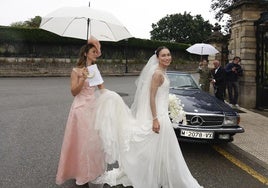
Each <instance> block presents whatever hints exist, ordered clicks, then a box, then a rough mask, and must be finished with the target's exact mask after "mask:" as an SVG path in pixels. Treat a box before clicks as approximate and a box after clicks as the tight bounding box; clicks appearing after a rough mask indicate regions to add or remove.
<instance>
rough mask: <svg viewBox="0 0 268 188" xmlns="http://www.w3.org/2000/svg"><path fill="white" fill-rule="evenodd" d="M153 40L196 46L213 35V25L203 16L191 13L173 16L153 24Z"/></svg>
mask: <svg viewBox="0 0 268 188" xmlns="http://www.w3.org/2000/svg"><path fill="white" fill-rule="evenodd" d="M152 28H153V30H152V31H151V32H150V34H151V39H152V40H160V41H169V42H177V43H188V44H194V43H197V42H203V41H206V39H208V37H209V36H210V35H211V32H212V31H211V30H212V25H211V24H210V23H209V21H204V19H203V18H202V16H201V15H196V16H191V14H190V13H186V12H184V14H172V15H167V16H166V17H164V18H162V19H160V20H159V21H158V22H157V24H152Z"/></svg>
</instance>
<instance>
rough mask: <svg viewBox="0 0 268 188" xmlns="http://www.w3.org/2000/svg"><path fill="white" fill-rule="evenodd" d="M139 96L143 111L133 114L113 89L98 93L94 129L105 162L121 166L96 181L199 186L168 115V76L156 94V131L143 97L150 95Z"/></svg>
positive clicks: (150, 187)
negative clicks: (116, 162) (158, 127)
mask: <svg viewBox="0 0 268 188" xmlns="http://www.w3.org/2000/svg"><path fill="white" fill-rule="evenodd" d="M148 88H149V87H148ZM142 97H144V98H145V100H143V101H142V102H143V104H141V105H144V110H138V111H136V112H135V114H134V115H133V113H132V112H131V110H130V109H129V108H128V106H127V105H126V104H125V103H124V101H123V99H122V98H121V97H120V96H119V95H118V94H116V93H115V92H113V91H109V90H107V91H105V92H104V93H103V94H101V95H100V97H99V99H98V103H97V112H96V113H97V114H96V122H95V125H96V129H98V130H99V132H100V136H101V138H102V141H103V147H104V150H105V153H106V161H107V163H110V164H112V163H114V162H115V161H118V162H119V165H120V168H119V169H114V170H112V171H108V172H106V173H105V174H104V175H103V176H102V177H101V178H100V179H98V180H97V181H96V182H98V183H100V182H104V183H108V184H110V185H111V186H114V185H118V184H123V185H125V186H129V185H132V186H133V187H134V188H160V187H162V188H199V187H201V186H200V185H199V184H198V182H197V181H196V179H195V178H194V177H193V176H192V174H191V173H190V171H189V169H188V167H187V164H186V163H185V160H184V158H183V155H182V152H181V149H180V146H179V143H178V140H177V138H176V135H175V132H174V130H173V127H172V124H171V121H170V119H169V116H168V98H169V80H168V78H167V77H166V76H165V80H164V82H163V84H162V85H161V86H160V87H159V88H158V91H157V95H156V106H157V117H158V120H159V123H160V133H159V134H156V133H155V132H153V131H152V115H151V112H150V110H148V109H149V107H148V106H149V105H150V104H149V100H146V97H147V98H149V96H142ZM146 106H147V107H146Z"/></svg>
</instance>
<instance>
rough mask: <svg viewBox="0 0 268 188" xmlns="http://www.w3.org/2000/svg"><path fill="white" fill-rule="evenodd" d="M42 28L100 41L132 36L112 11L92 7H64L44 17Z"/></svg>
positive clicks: (68, 35)
mask: <svg viewBox="0 0 268 188" xmlns="http://www.w3.org/2000/svg"><path fill="white" fill-rule="evenodd" d="M40 28H41V29H44V30H47V31H50V32H53V33H56V34H58V35H60V36H64V37H72V38H78V39H85V40H87V39H89V37H90V36H93V37H95V38H96V39H98V40H99V41H120V40H123V39H127V38H131V37H132V35H131V34H130V33H129V31H128V30H127V28H126V27H125V26H123V24H122V23H121V22H120V21H119V20H118V19H117V18H116V17H115V16H114V15H112V14H111V13H109V12H106V11H101V10H96V9H92V8H90V7H63V8H59V9H57V10H55V11H53V12H51V13H49V14H48V15H46V16H44V17H42V21H41V24H40Z"/></svg>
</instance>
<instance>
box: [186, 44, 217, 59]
mask: <svg viewBox="0 0 268 188" xmlns="http://www.w3.org/2000/svg"><path fill="white" fill-rule="evenodd" d="M186 50H187V51H188V52H190V53H192V54H198V55H201V56H202V55H212V54H216V53H219V51H218V50H217V49H216V48H215V47H214V46H212V45H210V44H205V43H196V44H194V45H192V46H190V47H189V48H187V49H186Z"/></svg>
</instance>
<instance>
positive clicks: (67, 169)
mask: <svg viewBox="0 0 268 188" xmlns="http://www.w3.org/2000/svg"><path fill="white" fill-rule="evenodd" d="M100 55H101V52H100V44H99V42H98V41H97V40H91V41H89V43H88V44H87V45H85V46H83V47H82V48H81V51H80V59H79V61H78V63H77V66H76V67H75V68H73V70H72V73H71V93H72V95H73V96H74V101H73V104H72V106H71V109H70V112H69V117H68V120H67V124H66V129H65V134H64V139H63V143H62V149H61V155H60V160H59V166H58V172H57V176H56V184H58V185H60V184H63V183H64V182H65V181H66V180H69V179H75V180H76V184H77V185H83V184H86V183H88V182H91V181H93V180H95V179H96V178H97V177H99V176H100V175H101V174H103V173H104V171H105V169H106V165H105V162H104V153H103V149H102V143H101V140H100V137H99V134H98V132H97V131H96V130H95V129H94V127H93V121H94V113H95V100H96V98H95V89H96V86H90V84H89V82H90V79H89V78H88V74H89V73H88V69H87V67H86V66H90V65H92V64H94V62H95V61H96V59H97V57H99V56H100ZM97 87H98V88H99V89H104V85H103V84H100V85H97Z"/></svg>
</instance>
